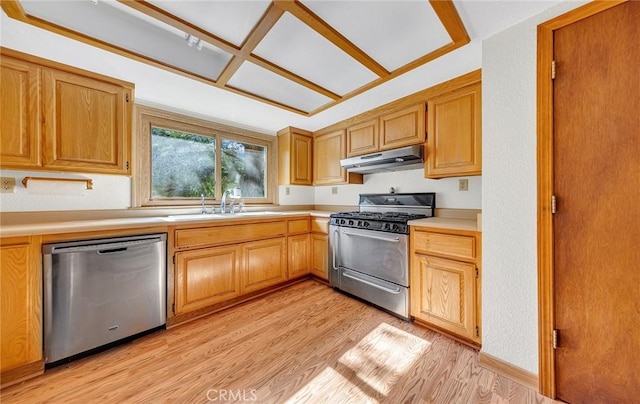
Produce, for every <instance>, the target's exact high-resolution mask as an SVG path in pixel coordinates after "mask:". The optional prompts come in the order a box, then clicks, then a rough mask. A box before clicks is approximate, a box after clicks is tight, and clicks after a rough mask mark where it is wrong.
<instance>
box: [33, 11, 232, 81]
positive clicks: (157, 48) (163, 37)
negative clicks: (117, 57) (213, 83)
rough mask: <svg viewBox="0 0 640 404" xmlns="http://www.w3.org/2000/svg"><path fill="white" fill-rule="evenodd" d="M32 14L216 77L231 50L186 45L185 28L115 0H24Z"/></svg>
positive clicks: (128, 49) (229, 56)
mask: <svg viewBox="0 0 640 404" xmlns="http://www.w3.org/2000/svg"><path fill="white" fill-rule="evenodd" d="M22 5H23V7H24V9H25V11H26V12H27V13H29V15H33V16H35V17H39V18H42V19H46V20H48V21H50V22H52V23H54V24H57V25H60V26H64V27H66V28H69V29H71V30H73V31H75V32H78V33H81V34H83V35H87V36H90V37H93V38H96V39H98V40H100V41H104V42H107V43H109V44H112V45H114V46H117V47H120V48H122V49H126V50H127V51H130V52H133V53H137V54H139V55H142V56H144V57H148V58H152V59H155V60H157V61H159V62H161V63H166V64H167V65H170V66H173V67H176V68H178V69H183V70H185V71H189V72H192V73H193V74H196V75H199V76H203V77H206V78H208V79H211V80H215V79H217V78H218V76H219V75H220V72H221V71H222V69H223V68H224V67H225V66H226V65H227V63H228V62H229V60H230V59H231V54H229V53H227V52H224V51H222V50H221V49H219V48H217V47H215V46H213V45H210V44H207V46H204V45H205V44H202V45H203V46H202V48H201V49H198V47H197V45H194V46H185V44H186V41H185V37H184V32H182V31H180V30H177V29H175V28H174V27H172V26H171V25H168V24H165V23H163V22H161V21H158V20H155V19H152V18H149V17H147V16H146V15H144V14H142V13H140V12H137V11H135V10H133V9H131V8H130V7H126V6H124V5H121V4H120V3H117V2H115V1H100V2H97V3H95V4H94V3H92V2H91V1H77V0H75V1H74V0H71V1H59V0H56V1H52V0H48V1H42V0H39V1H32V0H28V1H23V2H22Z"/></svg>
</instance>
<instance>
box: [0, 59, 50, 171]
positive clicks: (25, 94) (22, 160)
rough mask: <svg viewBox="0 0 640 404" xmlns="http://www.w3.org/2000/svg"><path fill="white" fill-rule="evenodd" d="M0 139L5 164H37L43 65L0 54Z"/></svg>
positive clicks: (12, 165) (34, 165) (27, 165)
mask: <svg viewBox="0 0 640 404" xmlns="http://www.w3.org/2000/svg"><path fill="white" fill-rule="evenodd" d="M0 69H1V71H0V77H2V80H0V105H2V108H0V139H1V144H0V146H1V148H0V153H2V155H1V164H2V167H3V168H4V167H15V168H37V167H39V166H40V164H41V161H40V159H41V154H40V130H41V126H40V120H39V119H40V105H41V103H40V69H39V68H38V66H37V65H34V64H31V63H28V62H25V61H22V60H19V59H15V58H12V57H5V56H3V57H2V58H0Z"/></svg>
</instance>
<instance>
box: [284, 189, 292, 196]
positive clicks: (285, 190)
mask: <svg viewBox="0 0 640 404" xmlns="http://www.w3.org/2000/svg"><path fill="white" fill-rule="evenodd" d="M284 194H285V195H291V188H289V187H284Z"/></svg>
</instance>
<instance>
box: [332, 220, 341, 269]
mask: <svg viewBox="0 0 640 404" xmlns="http://www.w3.org/2000/svg"><path fill="white" fill-rule="evenodd" d="M332 236H333V248H332V249H331V250H332V251H331V252H332V257H331V265H332V266H333V270H334V271H337V270H338V266H337V265H336V254H337V250H338V242H337V241H336V237H338V236H339V232H338V231H337V230H336V231H334V232H333V235H332Z"/></svg>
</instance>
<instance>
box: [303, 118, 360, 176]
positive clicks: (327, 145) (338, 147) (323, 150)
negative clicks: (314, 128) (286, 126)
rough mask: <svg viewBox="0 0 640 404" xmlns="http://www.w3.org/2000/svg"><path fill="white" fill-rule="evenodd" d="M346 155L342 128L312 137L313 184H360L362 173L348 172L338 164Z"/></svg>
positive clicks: (345, 143)
mask: <svg viewBox="0 0 640 404" xmlns="http://www.w3.org/2000/svg"><path fill="white" fill-rule="evenodd" d="M346 156H347V142H346V137H345V131H344V129H341V130H338V131H334V132H330V133H325V134H322V135H318V136H316V137H315V138H314V139H313V172H314V185H333V184H362V183H363V179H362V174H355V173H348V172H347V170H345V169H344V168H342V167H341V166H340V159H343V158H345V157H346Z"/></svg>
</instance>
